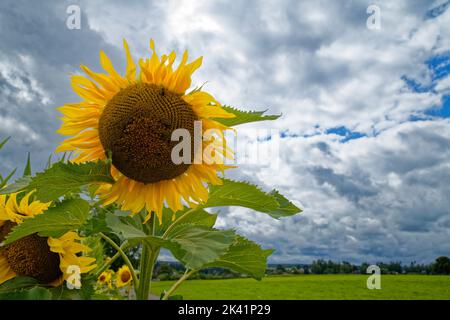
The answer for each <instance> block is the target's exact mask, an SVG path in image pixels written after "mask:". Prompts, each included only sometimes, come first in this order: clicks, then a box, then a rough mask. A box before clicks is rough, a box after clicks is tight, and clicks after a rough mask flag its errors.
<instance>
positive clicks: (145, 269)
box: [136, 213, 159, 300]
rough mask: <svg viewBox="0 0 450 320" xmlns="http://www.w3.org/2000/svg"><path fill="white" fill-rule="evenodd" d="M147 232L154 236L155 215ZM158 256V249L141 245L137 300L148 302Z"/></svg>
mask: <svg viewBox="0 0 450 320" xmlns="http://www.w3.org/2000/svg"><path fill="white" fill-rule="evenodd" d="M147 232H148V234H150V235H152V236H153V235H154V234H155V214H154V213H153V214H152V216H151V218H150V220H149V222H148V225H147ZM158 255H159V248H155V247H150V246H149V245H147V244H145V243H143V245H142V255H141V267H140V274H139V277H140V279H139V281H140V282H139V283H140V285H139V288H138V291H137V296H136V297H137V299H138V300H148V298H149V296H150V292H151V286H152V277H153V269H154V267H155V262H156V259H157V257H158Z"/></svg>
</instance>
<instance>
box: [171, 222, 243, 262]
mask: <svg viewBox="0 0 450 320" xmlns="http://www.w3.org/2000/svg"><path fill="white" fill-rule="evenodd" d="M167 238H168V240H169V242H166V243H164V244H163V246H164V247H165V248H167V249H169V250H170V251H171V252H172V254H173V255H174V256H175V258H177V259H178V260H179V261H180V262H182V263H183V264H184V265H185V266H186V268H188V269H191V270H198V269H200V268H202V266H203V265H205V264H207V263H210V262H212V261H214V260H216V259H217V258H219V257H220V256H221V255H222V254H224V253H225V252H226V250H227V249H228V247H229V246H230V245H231V244H232V243H233V241H234V238H235V233H234V231H232V230H215V229H211V228H208V227H205V226H199V225H194V224H184V225H179V226H176V227H174V228H173V229H172V230H171V232H170V234H168V235H167Z"/></svg>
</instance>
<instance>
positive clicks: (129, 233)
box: [105, 212, 147, 240]
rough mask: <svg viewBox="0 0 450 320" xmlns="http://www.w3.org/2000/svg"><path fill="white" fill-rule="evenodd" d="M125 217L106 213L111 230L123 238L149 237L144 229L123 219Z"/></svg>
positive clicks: (107, 223) (106, 219)
mask: <svg viewBox="0 0 450 320" xmlns="http://www.w3.org/2000/svg"><path fill="white" fill-rule="evenodd" d="M123 219H124V218H121V217H118V216H116V215H114V214H112V213H110V212H107V213H106V214H105V221H106V225H107V226H108V228H109V229H111V231H112V232H113V233H114V234H116V235H118V236H119V237H121V238H123V239H127V240H129V239H143V238H145V237H147V235H146V234H145V232H144V231H143V230H142V229H139V228H137V227H136V226H133V225H131V224H129V223H125V222H124V221H123Z"/></svg>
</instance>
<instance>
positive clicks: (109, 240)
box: [100, 232, 139, 288]
mask: <svg viewBox="0 0 450 320" xmlns="http://www.w3.org/2000/svg"><path fill="white" fill-rule="evenodd" d="M100 236H101V237H102V238H103V239H104V240H105V241H106V242H108V243H109V244H110V245H111V246H112V247H113V248H114V249H116V251H117V252H118V253H119V254H120V256H121V257H122V259H123V261H124V262H125V264H126V265H127V266H128V268H129V269H130V272H131V276H132V277H133V282H134V286H135V288H136V287H138V286H139V280H138V278H137V276H136V271H135V270H134V267H133V265H132V264H131V261H130V259H128V256H127V255H126V254H125V252H124V251H123V250H122V248H121V247H119V246H118V245H117V244H116V243H115V242H114V241H113V240H112V239H111V238H110V237H108V236H107V235H105V234H104V233H102V232H100Z"/></svg>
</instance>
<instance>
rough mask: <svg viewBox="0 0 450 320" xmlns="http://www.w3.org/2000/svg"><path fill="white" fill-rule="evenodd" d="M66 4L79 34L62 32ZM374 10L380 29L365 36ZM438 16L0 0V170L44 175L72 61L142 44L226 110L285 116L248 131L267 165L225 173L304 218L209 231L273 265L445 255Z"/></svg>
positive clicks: (399, 5)
mask: <svg viewBox="0 0 450 320" xmlns="http://www.w3.org/2000/svg"><path fill="white" fill-rule="evenodd" d="M72 4H76V5H79V7H80V8H81V18H82V19H81V29H79V30H70V29H68V28H67V27H66V19H67V17H68V14H67V13H66V9H67V6H69V5H72ZM371 4H376V5H378V6H379V8H380V10H381V15H380V17H381V29H380V30H373V29H369V28H367V25H366V21H367V19H368V17H369V14H367V8H368V6H369V5H371ZM449 21H450V5H449V3H448V2H445V1H429V0H422V1H419V0H414V1H407V0H398V1H377V2H371V1H365V0H361V1H351V0H349V1H332V0H328V1H297V0H292V1H290V0H276V1H275V0H265V1H248V0H245V1H244V0H236V1H233V2H229V1H224V0H217V1H211V0H196V1H175V0H172V1H146V2H145V1H137V0H136V1H106V0H104V1H75V0H74V1H56V0H55V1H50V0H46V1H39V3H38V2H31V1H17V0H14V1H9V0H2V1H1V3H0V41H1V47H0V137H5V136H12V139H11V141H10V143H9V144H8V145H7V147H6V148H5V149H4V150H2V153H1V154H0V157H1V158H0V172H2V173H5V172H7V171H9V170H11V169H13V168H15V167H17V166H19V168H23V161H24V155H26V153H27V152H28V151H30V152H31V154H32V159H33V165H34V168H35V169H41V168H42V167H43V166H44V164H45V162H46V161H47V158H48V156H49V154H50V153H51V152H52V150H53V149H54V148H55V146H56V145H57V143H58V141H60V140H61V137H59V136H58V135H57V134H56V133H55V131H56V129H57V128H58V126H59V120H58V119H57V117H58V114H57V112H56V111H55V109H56V107H58V106H60V105H62V104H64V103H67V102H76V101H78V97H77V96H76V95H75V94H74V93H72V92H71V89H70V82H69V74H70V73H73V72H76V71H77V70H78V66H79V64H80V63H83V64H86V65H88V66H91V67H92V68H93V69H96V70H100V66H99V61H98V52H99V51H100V50H102V49H103V50H104V51H105V52H107V54H108V55H109V56H110V57H111V59H112V60H113V62H114V63H115V64H116V65H117V66H118V68H119V69H120V70H123V68H124V55H123V53H122V49H121V45H122V39H123V38H126V39H127V40H128V42H129V44H130V47H131V49H132V52H133V54H134V55H135V56H136V57H140V56H144V55H148V54H149V48H148V41H149V39H150V38H154V39H155V41H156V44H157V47H158V51H159V52H169V51H170V50H172V49H175V50H176V51H177V52H178V53H182V51H183V50H184V49H188V50H189V52H190V54H191V57H197V56H200V55H203V56H204V64H203V67H202V68H201V69H200V71H198V72H197V73H196V75H195V77H194V84H198V85H200V84H203V83H204V82H206V81H208V83H207V86H206V88H207V90H208V91H209V92H212V93H213V94H214V95H215V96H216V97H217V98H218V99H219V100H220V101H221V102H223V103H224V104H228V105H233V106H236V107H240V108H243V109H249V110H255V109H256V110H265V109H269V112H270V113H282V114H283V117H282V118H281V119H280V120H278V121H276V122H272V123H264V124H256V125H255V124H254V125H250V126H248V127H250V128H252V129H258V128H259V129H277V130H280V132H281V135H280V136H281V138H280V150H279V151H280V159H279V163H278V167H277V168H273V167H270V166H264V165H258V164H249V165H242V166H241V168H240V169H238V170H235V171H234V172H230V173H229V174H230V176H232V177H233V178H239V179H242V180H243V179H245V180H249V181H252V182H255V183H258V184H260V185H261V186H263V188H264V189H265V190H271V189H273V188H277V189H279V190H280V191H281V192H282V193H283V194H285V195H287V196H288V197H289V198H290V199H292V200H293V201H294V202H295V203H297V204H298V205H300V206H301V207H302V208H303V209H304V212H303V213H302V215H300V216H297V217H293V218H288V219H284V220H281V221H274V220H272V219H270V218H268V217H266V216H265V215H263V214H259V213H254V212H250V211H249V210H246V209H240V208H233V209H230V210H228V211H226V210H225V211H223V212H222V214H221V216H220V220H219V225H220V226H221V227H231V228H236V229H238V230H239V231H240V232H241V233H243V234H245V235H246V236H247V237H249V238H251V239H253V240H255V241H258V242H260V243H262V244H263V246H265V247H275V248H276V249H277V251H276V253H275V254H274V255H273V257H272V258H271V262H299V263H301V262H305V263H307V262H310V261H312V260H314V259H318V258H325V259H328V258H330V259H334V260H348V261H351V262H361V261H368V262H376V261H390V260H401V261H403V262H406V263H409V262H410V261H412V260H415V261H418V262H430V261H432V260H434V258H435V257H436V256H438V255H450V241H449V239H450V211H449V210H450V209H449V208H450V196H449V194H450V120H449V117H450V23H449ZM244 136H245V135H244ZM243 139H244V138H243ZM261 143H262V144H264V143H270V141H262V142H261Z"/></svg>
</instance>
